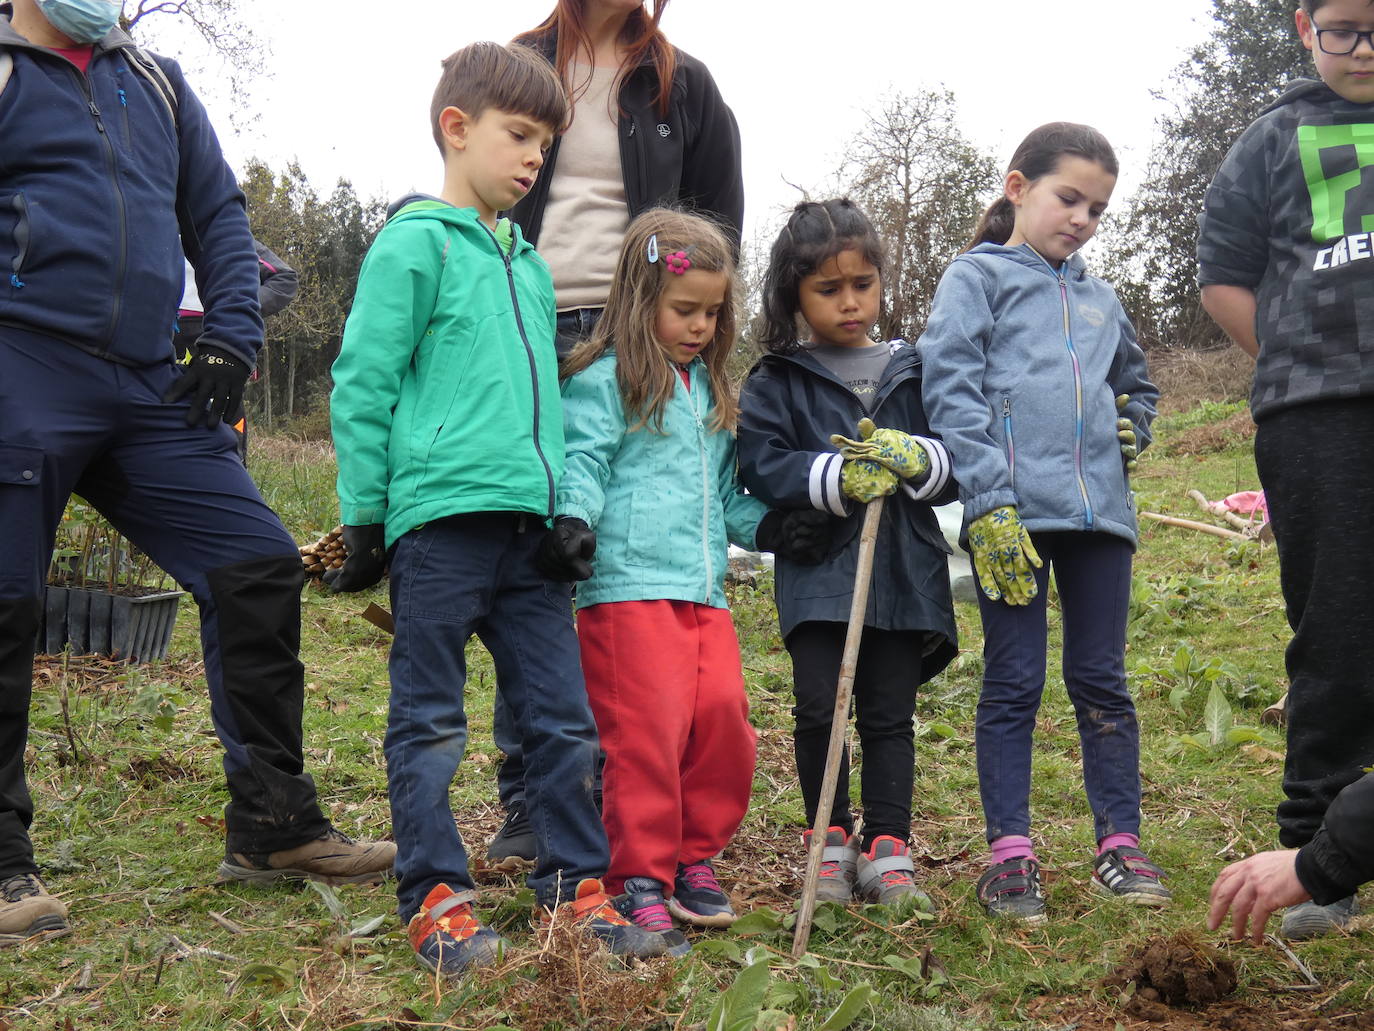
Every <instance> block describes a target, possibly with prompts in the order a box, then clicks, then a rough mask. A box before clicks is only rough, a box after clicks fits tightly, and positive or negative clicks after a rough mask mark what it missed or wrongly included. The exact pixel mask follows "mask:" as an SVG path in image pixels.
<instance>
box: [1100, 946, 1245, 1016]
mask: <svg viewBox="0 0 1374 1031" xmlns="http://www.w3.org/2000/svg"><path fill="white" fill-rule="evenodd" d="M1106 983H1107V984H1109V985H1112V986H1116V987H1122V988H1124V987H1125V986H1126V985H1128V984H1133V985H1135V986H1136V998H1135V1000H1133V1001H1135V1002H1137V1003H1139V1004H1141V1005H1142V1008H1144V1009H1151V1010H1154V1009H1156V1008H1157V1007H1158V1003H1160V1002H1162V1003H1165V1004H1167V1005H1169V1006H1206V1005H1208V1004H1210V1003H1213V1002H1217V1001H1219V1000H1220V999H1223V998H1225V997H1226V996H1227V995H1230V994H1231V993H1232V992H1233V991H1235V990H1236V968H1235V964H1233V963H1232V962H1231V961H1230V960H1229V959H1227V958H1226V957H1225V956H1223V955H1221V954H1220V953H1219V952H1217V951H1216V950H1215V949H1213V948H1211V947H1209V946H1207V945H1203V944H1202V943H1200V942H1199V941H1198V940H1197V939H1196V938H1194V937H1193V936H1192V935H1190V934H1188V933H1187V932H1186V931H1180V932H1179V933H1177V934H1173V935H1170V936H1168V937H1154V938H1151V939H1149V940H1148V941H1146V942H1145V943H1144V945H1142V946H1140V949H1139V951H1138V953H1137V954H1136V955H1135V956H1133V957H1131V958H1130V959H1128V960H1127V961H1126V962H1125V963H1123V964H1122V965H1121V966H1119V967H1117V968H1116V970H1114V971H1113V972H1112V973H1111V974H1109V975H1108V977H1107V981H1106ZM1156 1000H1157V1001H1156ZM1140 1015H1141V1016H1142V1017H1144V1018H1145V1019H1147V1020H1151V1019H1159V1018H1158V1016H1156V1015H1155V1014H1153V1013H1152V1014H1150V1015H1148V1016H1147V1015H1146V1014H1145V1013H1141V1014H1140Z"/></svg>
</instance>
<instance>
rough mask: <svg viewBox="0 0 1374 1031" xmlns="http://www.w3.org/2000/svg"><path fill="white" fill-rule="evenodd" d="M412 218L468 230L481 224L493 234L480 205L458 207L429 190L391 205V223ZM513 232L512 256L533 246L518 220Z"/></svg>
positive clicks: (388, 210)
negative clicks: (478, 211) (478, 210)
mask: <svg viewBox="0 0 1374 1031" xmlns="http://www.w3.org/2000/svg"><path fill="white" fill-rule="evenodd" d="M411 218H433V219H437V220H438V221H440V222H444V223H446V224H448V225H451V226H458V227H459V228H467V229H475V228H477V227H479V226H480V227H481V229H482V230H484V231H485V232H487V233H491V229H489V228H488V227H487V226H486V225H485V224H483V223H482V220H481V219H479V218H478V217H477V209H476V208H459V207H455V206H454V205H452V204H450V203H449V202H448V201H446V200H441V199H440V198H438V197H435V196H434V195H433V194H429V193H407V194H406V195H405V196H403V197H400V198H398V199H396V200H394V201H392V202H391V203H390V204H389V205H387V209H386V221H387V224H388V225H390V224H391V223H392V222H401V221H405V220H406V219H411ZM511 233H512V240H513V241H514V243H513V246H512V247H511V254H512V255H514V254H518V253H519V252H520V251H523V250H529V249H530V245H529V243H528V242H527V241H526V240H525V237H524V235H523V234H522V233H521V232H520V227H519V226H518V225H516V224H515V223H514V222H511Z"/></svg>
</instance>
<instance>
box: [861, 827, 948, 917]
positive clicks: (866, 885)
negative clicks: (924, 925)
mask: <svg viewBox="0 0 1374 1031" xmlns="http://www.w3.org/2000/svg"><path fill="white" fill-rule="evenodd" d="M856 886H857V888H858V896H859V898H861V899H863V900H864V901H865V902H877V903H879V904H880V905H885V906H886V905H891V904H892V903H895V902H900V901H901V900H902V899H913V900H914V901H915V904H916V908H918V909H922V910H924V911H925V912H927V913H934V912H935V903H934V902H933V901H931V898H930V896H929V895H927V894H926V893H925V892H923V891H922V890H921V889H920V887H919V886H918V885H917V884H916V868H915V867H914V866H913V865H912V863H911V848H910V847H909V846H908V845H907V843H906V842H905V841H901V840H899V839H898V838H894V837H892V836H891V835H890V834H882V835H879V836H878V837H877V838H875V839H874V840H873V844H872V845H870V846H869V849H868V851H867V852H860V853H859V866H858V880H857V882H856Z"/></svg>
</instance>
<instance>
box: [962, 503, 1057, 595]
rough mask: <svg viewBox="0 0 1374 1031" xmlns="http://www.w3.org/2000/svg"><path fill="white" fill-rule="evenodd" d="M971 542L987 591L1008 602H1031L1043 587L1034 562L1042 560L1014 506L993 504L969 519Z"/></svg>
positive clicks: (1039, 563) (975, 567)
mask: <svg viewBox="0 0 1374 1031" xmlns="http://www.w3.org/2000/svg"><path fill="white" fill-rule="evenodd" d="M968 543H969V550H970V551H971V552H972V553H973V568H974V569H975V570H976V571H977V573H978V584H979V586H981V587H982V589H983V593H984V594H985V595H987V596H988V597H989V598H990V599H992V600H993V601H998V600H1003V601H1005V602H1006V603H1007V604H1008V605H1028V604H1030V601H1031V599H1032V598H1034V597H1035V596H1036V594H1037V593H1038V592H1039V590H1040V588H1039V586H1038V585H1037V584H1036V582H1035V574H1034V573H1033V572H1032V571H1031V566H1034V567H1035V568H1036V569H1039V568H1040V566H1041V565H1042V563H1041V561H1040V556H1039V555H1038V554H1037V553H1036V551H1035V545H1034V544H1032V543H1031V539H1030V533H1029V532H1027V530H1026V528H1025V526H1024V525H1022V523H1021V517H1020V516H1019V515H1017V514H1016V508H1015V507H1014V506H1012V505H1003V506H1002V507H1001V508H994V509H993V510H992V511H991V512H988V513H987V514H985V515H981V516H979V517H978V518H977V519H975V520H973V522H971V523H969V527H968Z"/></svg>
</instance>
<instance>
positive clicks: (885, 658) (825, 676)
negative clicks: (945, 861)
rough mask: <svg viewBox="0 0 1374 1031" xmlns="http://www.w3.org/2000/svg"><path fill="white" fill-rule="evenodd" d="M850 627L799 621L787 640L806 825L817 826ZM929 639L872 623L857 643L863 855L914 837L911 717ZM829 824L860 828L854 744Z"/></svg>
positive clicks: (856, 709) (794, 738) (845, 760)
mask: <svg viewBox="0 0 1374 1031" xmlns="http://www.w3.org/2000/svg"><path fill="white" fill-rule="evenodd" d="M846 629H847V628H846V627H845V624H843V623H827V622H806V623H799V624H798V625H797V626H795V627H793V628H792V632H791V633H789V634H788V635H787V639H786V641H785V642H784V643H785V644H786V645H787V653H788V654H789V655H790V656H791V657H792V691H793V693H794V694H795V696H796V704H795V705H794V706H793V708H792V717H793V719H794V720H795V721H796V722H795V725H794V727H793V730H792V743H793V749H794V751H795V753H796V757H797V779H798V780H799V781H800V782H801V790H802V800H803V802H805V804H806V823H807V826H814V825H815V823H816V807H817V805H818V804H819V801H820V795H821V780H822V778H823V777H824V775H825V754H826V751H827V750H828V749H829V747H830V723H831V720H832V718H833V717H834V714H835V690H836V688H837V686H838V685H839V678H840V663H841V662H842V661H843V659H844V638H845V633H846ZM925 640H926V635H925V634H924V633H922V632H921V631H916V630H879V629H877V628H876V627H871V626H866V627H864V632H863V639H862V641H861V642H860V644H859V661H858V664H857V666H856V667H855V669H854V695H853V707H854V713H855V717H854V727H855V730H857V731H858V734H859V747H860V749H861V750H862V753H863V766H862V768H861V769H860V772H859V780H860V782H859V797H860V800H861V801H862V803H863V809H864V826H863V847H864V849H865V850H867V849H868V848H869V846H870V845H872V843H873V841H874V839H875V838H877V837H879V836H880V835H883V834H890V835H891V836H892V837H894V838H898V839H900V840H902V841H907V840H908V839H910V837H911V789H912V783H913V779H914V777H915V774H916V733H915V727H914V725H913V723H912V717H913V716H914V715H915V713H916V686H917V685H918V684H920V682H921V652H922V647H923V645H924V642H925ZM829 825H830V826H831V827H843V828H844V829H845V831H846V832H848V833H853V831H854V816H853V814H852V813H850V811H849V749H848V746H846V748H845V751H844V753H843V755H842V757H841V760H840V776H839V780H838V781H837V782H836V785H835V804H834V807H833V808H832V809H831V812H830V822H829Z"/></svg>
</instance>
